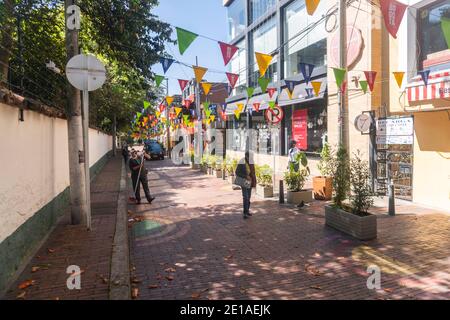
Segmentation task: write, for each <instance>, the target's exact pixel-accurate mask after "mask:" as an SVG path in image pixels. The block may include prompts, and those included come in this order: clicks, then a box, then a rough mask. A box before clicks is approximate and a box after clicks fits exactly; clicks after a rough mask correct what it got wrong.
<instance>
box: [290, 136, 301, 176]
mask: <svg viewBox="0 0 450 320" xmlns="http://www.w3.org/2000/svg"><path fill="white" fill-rule="evenodd" d="M299 152H300V150H299V149H298V148H297V141H295V140H292V141H291V143H290V145H289V152H288V156H289V163H288V169H289V170H290V169H291V168H293V169H294V171H298V169H299V164H298V161H297V159H296V158H297V154H298V153H299Z"/></svg>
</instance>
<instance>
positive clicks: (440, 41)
mask: <svg viewBox="0 0 450 320" xmlns="http://www.w3.org/2000/svg"><path fill="white" fill-rule="evenodd" d="M417 17H418V18H417V20H418V54H419V63H420V64H421V65H420V66H419V67H420V68H421V69H430V70H432V71H437V70H444V69H450V49H448V47H447V42H446V41H445V37H444V33H443V31H442V28H441V17H446V18H449V19H450V3H449V1H448V0H444V1H437V2H435V3H433V4H432V5H429V6H426V7H424V8H421V9H419V10H418V16H417Z"/></svg>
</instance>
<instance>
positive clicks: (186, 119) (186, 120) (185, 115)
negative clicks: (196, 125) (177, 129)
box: [183, 114, 189, 125]
mask: <svg viewBox="0 0 450 320" xmlns="http://www.w3.org/2000/svg"><path fill="white" fill-rule="evenodd" d="M183 119H184V123H185V124H186V125H187V124H189V115H188V114H183Z"/></svg>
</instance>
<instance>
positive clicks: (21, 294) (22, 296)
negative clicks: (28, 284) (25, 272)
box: [16, 291, 27, 300]
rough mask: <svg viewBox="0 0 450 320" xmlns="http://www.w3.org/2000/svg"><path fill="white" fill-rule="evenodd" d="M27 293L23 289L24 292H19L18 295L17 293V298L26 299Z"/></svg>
mask: <svg viewBox="0 0 450 320" xmlns="http://www.w3.org/2000/svg"><path fill="white" fill-rule="evenodd" d="M26 294H27V292H26V291H23V292H21V293H19V294H18V295H17V297H16V298H17V299H21V300H22V299H25V295H26Z"/></svg>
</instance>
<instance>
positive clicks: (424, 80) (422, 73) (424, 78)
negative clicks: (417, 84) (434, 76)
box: [418, 70, 430, 86]
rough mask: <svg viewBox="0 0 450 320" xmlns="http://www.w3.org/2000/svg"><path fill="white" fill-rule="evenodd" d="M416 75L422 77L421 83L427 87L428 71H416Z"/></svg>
mask: <svg viewBox="0 0 450 320" xmlns="http://www.w3.org/2000/svg"><path fill="white" fill-rule="evenodd" d="M418 74H420V76H421V77H422V80H423V82H424V83H425V85H426V86H427V85H428V77H429V76H430V70H423V71H418Z"/></svg>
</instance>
